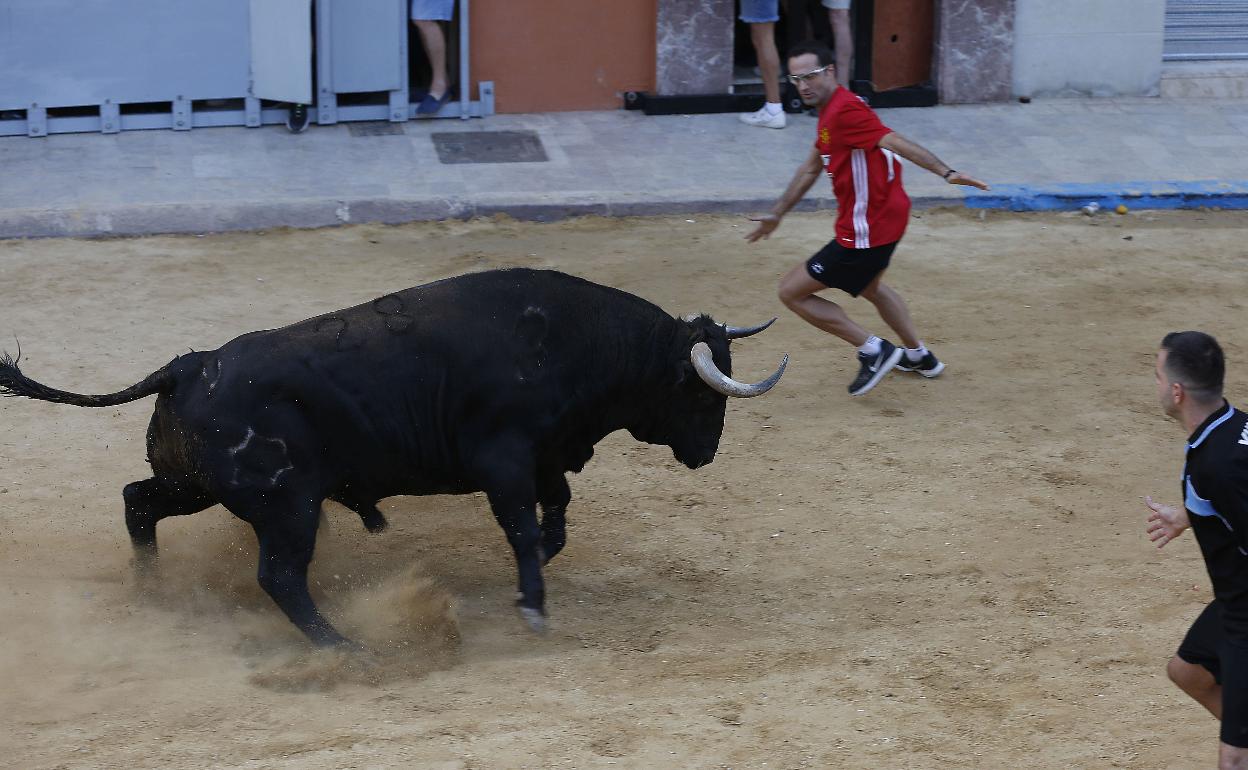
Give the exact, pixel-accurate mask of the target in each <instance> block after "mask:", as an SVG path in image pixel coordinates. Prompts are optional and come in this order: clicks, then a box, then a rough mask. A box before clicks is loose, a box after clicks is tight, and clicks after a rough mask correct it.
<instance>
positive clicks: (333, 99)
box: [308, 0, 338, 126]
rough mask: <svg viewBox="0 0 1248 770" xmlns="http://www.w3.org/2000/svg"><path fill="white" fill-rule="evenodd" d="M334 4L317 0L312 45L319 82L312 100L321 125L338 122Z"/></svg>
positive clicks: (324, 0) (326, 0)
mask: <svg viewBox="0 0 1248 770" xmlns="http://www.w3.org/2000/svg"><path fill="white" fill-rule="evenodd" d="M332 5H333V3H332V2H331V1H330V0H316V36H315V38H314V40H313V43H312V45H313V51H314V53H315V58H316V80H317V83H316V93H314V94H312V101H313V103H315V105H316V123H317V125H321V126H328V125H332V124H334V123H337V122H338V94H336V93H335V92H334V68H333V64H334V62H333V51H332V49H333V35H334V28H333V24H332V22H333V18H332V14H333V10H332V8H331V6H332ZM308 106H309V107H311V106H312V105H308Z"/></svg>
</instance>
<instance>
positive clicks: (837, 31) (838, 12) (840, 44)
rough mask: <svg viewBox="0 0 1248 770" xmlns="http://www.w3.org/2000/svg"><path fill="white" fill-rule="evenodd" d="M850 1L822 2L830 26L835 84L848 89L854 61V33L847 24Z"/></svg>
mask: <svg viewBox="0 0 1248 770" xmlns="http://www.w3.org/2000/svg"><path fill="white" fill-rule="evenodd" d="M851 2H852V0H823V7H824V8H827V9H828V23H829V24H831V25H832V50H833V51H835V52H836V82H837V83H840V85H841V88H849V76H850V74H851V73H850V67H851V66H853V61H854V32H853V28H852V27H850V24H849V8H850V3H851Z"/></svg>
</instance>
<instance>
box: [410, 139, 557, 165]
mask: <svg viewBox="0 0 1248 770" xmlns="http://www.w3.org/2000/svg"><path fill="white" fill-rule="evenodd" d="M431 136H432V137H433V146H434V148H435V149H436V150H437V151H438V160H439V161H441V162H442V163H544V162H546V161H547V160H549V158H547V157H546V148H544V147H542V140H541V137H539V136H538V135H537V132H535V131H456V132H443V133H436V134H432V135H431Z"/></svg>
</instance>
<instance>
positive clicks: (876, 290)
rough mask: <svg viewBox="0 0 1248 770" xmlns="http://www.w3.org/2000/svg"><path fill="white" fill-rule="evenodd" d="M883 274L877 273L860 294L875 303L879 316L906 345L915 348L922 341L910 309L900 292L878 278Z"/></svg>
mask: <svg viewBox="0 0 1248 770" xmlns="http://www.w3.org/2000/svg"><path fill="white" fill-rule="evenodd" d="M883 276H884V274H883V273H880V274H879V275H877V276H876V277H875V280H874V281H872V282H871V283H870V284H868V285H867V288H865V289H863V290H862V295H861V296H862V298H863V299H865V300H867V301H868V302H870V303H871V304H872V305H875V309H876V310H877V311H878V312H879V314H880V318H883V319H884V323H886V324H888V326H889V328H890V329H892V330H893V331H895V332H897V336H898V337H900V338H901V341H902V342H904V343H905V344H906V347H908V348H911V349H914V348H917V347H918V346H919V345H920V344H922V343H921V341H920V340H919V330H918V329H916V328H915V326H914V320H913V319H911V318H910V309H909V308H908V307H906V301H905V300H904V299H902V298H901V295H900V294H898V293H897V292H895V291H893V289H892V288H891V287H889V286H888V285H886V284H885V283H884V282H883V281H882V280H880V279H881V278H882V277H883Z"/></svg>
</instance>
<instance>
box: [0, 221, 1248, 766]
mask: <svg viewBox="0 0 1248 770" xmlns="http://www.w3.org/2000/svg"><path fill="white" fill-rule="evenodd" d="M830 225H831V221H830V215H828V214H817V215H816V214H811V215H801V216H797V215H795V216H793V217H790V218H789V219H788V220H787V221H786V222H785V224H784V226H783V227H782V228H781V229H780V230H779V231H778V232H777V234H776V235H775V236H774V237H773V238H772V239H771V240H770V241H766V242H763V243H760V244H756V245H748V244H746V243H745V242H744V241H743V240H742V239H741V236H742V235H743V234H744V232H745V231H746V228H747V227H748V223H747V222H746V221H745V220H744V219H742V218H734V217H709V216H708V217H697V218H696V221H690V220H687V219H685V218H683V217H682V218H672V219H632V220H600V219H587V220H579V221H571V222H565V223H558V224H544V225H543V224H528V223H516V222H512V221H475V222H470V223H439V224H419V225H411V226H404V227H379V226H376V227H374V226H357V227H349V228H343V229H336V230H326V231H318V232H275V233H267V234H258V235H257V234H238V235H223V236H209V237H177V238H173V237H170V238H143V239H135V240H111V241H77V240H60V241H53V240H48V241H32V242H3V243H0V337H3V338H4V339H7V340H8V341H7V342H3V343H0V347H3V348H7V349H8V350H9V351H10V352H15V350H14V344H13V336H14V335H17V336H19V337H20V339H21V344H22V350H23V355H24V357H23V359H22V366H23V369H24V370H25V371H26V373H27V374H29V375H30V376H32V377H34V378H36V379H38V380H40V381H42V382H45V383H47V384H50V385H53V386H56V387H61V388H65V389H69V390H74V391H77V392H85V393H105V392H111V391H114V390H118V389H121V388H122V387H125V386H127V385H130V384H131V383H133V382H137V381H138V380H139V379H141V378H142V377H143V376H145V375H146V374H148V373H149V372H150V371H152V370H154V369H156V368H158V367H160V366H161V365H163V364H164V363H166V362H167V361H168V360H169V359H170V358H172V357H173V356H174V355H176V354H177V353H179V352H183V351H185V350H187V348H190V347H193V348H196V349H210V348H214V347H217V346H219V345H221V344H222V343H224V342H225V341H227V340H229V339H230V338H232V337H234V336H236V335H238V334H240V333H243V332H246V331H250V330H253V329H258V328H268V327H273V326H279V325H284V324H286V323H289V322H293V321H296V320H299V319H302V318H305V317H308V316H311V315H316V314H318V313H321V312H324V311H328V310H332V309H335V308H339V307H345V306H349V305H353V304H356V303H359V302H362V301H365V300H368V299H370V298H372V297H375V296H378V295H380V294H384V293H387V292H389V291H392V290H395V289H399V288H403V287H407V286H411V285H416V284H420V283H424V282H426V281H429V280H433V279H437V278H442V277H445V276H450V275H454V274H458V273H462V272H466V271H474V270H481V269H485V268H490V267H496V266H506V265H529V266H545V267H555V268H559V269H562V270H566V271H568V272H572V273H575V274H578V275H581V276H584V277H586V278H589V279H592V280H596V281H599V282H602V283H607V284H610V285H613V286H617V287H619V288H622V289H625V290H628V291H632V292H635V293H637V294H640V295H641V296H643V297H646V298H647V299H650V300H652V301H654V302H656V303H658V304H659V305H661V306H662V307H664V308H665V309H667V310H669V311H671V312H673V313H687V312H691V311H707V312H710V313H711V314H712V315H714V316H715V317H716V318H717V319H720V320H726V321H729V322H731V323H735V324H747V323H754V322H757V321H760V320H764V319H765V318H767V317H770V316H771V315H773V314H777V315H780V317H781V321H780V323H778V324H777V325H776V326H775V327H774V328H773V329H772V330H770V331H769V332H767V333H766V334H763V335H761V336H760V337H756V338H753V339H750V340H747V341H742V342H739V343H737V344H736V345H735V346H734V352H735V357H734V369H735V372H736V373H737V374H738V376H739V377H740V378H741V379H749V378H759V379H761V378H762V377H763V376H765V375H766V374H767V373H768V372H770V371H771V369H772V368H773V367H774V366H775V364H776V362H777V361H778V359H779V358H780V356H781V354H782V353H783V352H786V351H787V352H789V353H791V354H792V356H793V361H792V365H791V366H790V368H789V372H788V373H787V374H786V375H785V377H784V379H783V381H782V382H781V383H780V385H779V386H778V387H777V389H776V390H775V391H773V392H772V393H771V394H769V395H768V396H767V397H765V398H760V399H755V400H749V401H734V402H732V403H731V404H730V405H729V413H728V420H727V425H726V428H725V431H724V436H723V441H722V443H721V447H720V454H719V457H718V459H717V460H716V461H715V463H714V464H713V465H711V466H709V467H707V468H704V469H701V470H699V471H697V472H693V471H690V470H688V469H686V468H684V467H683V466H679V465H678V464H677V463H676V462H675V461H674V459H673V458H672V456H671V453H670V451H669V450H667V449H666V448H661V447H653V446H648V445H642V444H638V443H636V442H634V441H633V440H632V439H631V438H630V437H628V436H627V435H624V434H618V435H615V436H612V437H609V438H608V439H607V440H606V441H604V442H603V443H602V444H600V445H599V447H598V454H597V455H596V457H595V459H594V460H593V461H592V462H591V464H590V466H589V467H588V468H587V469H586V471H585V472H584V473H582V474H580V475H579V476H573V477H571V483H572V489H573V495H574V498H573V503H572V507H571V509H570V511H569V518H570V521H571V527H570V540H569V545H568V548H567V549H566V550H565V551H564V552H563V554H562V555H560V556H559V557H558V558H557V559H556V560H555V561H554V562H553V563H552V564H551V566H550V567H549V568H548V569H547V570H546V576H547V587H548V595H549V610H550V612H551V620H552V625H553V628H552V631H551V632H550V633H549V634H548V635H547V636H546V637H544V638H543V637H537V636H534V635H532V634H530V633H529V632H528V631H527V630H526V629H525V627H524V626H523V624H522V622H521V621H520V620H519V618H518V617H517V615H516V614H515V613H514V611H513V610H512V608H511V600H512V584H513V569H514V567H513V562H512V558H511V554H510V550H509V549H508V548H507V545H506V542H505V541H504V539H503V536H502V534H501V533H500V532H499V531H498V529H497V527H496V525H495V524H494V522H493V520H492V518H491V516H490V514H489V511H488V508H487V506H486V504H485V500H484V498H482V497H480V496H467V497H426V498H395V499H391V500H388V501H386V502H385V503H383V505H382V508H383V510H384V511H385V512H386V514H387V516H388V517H389V519H390V522H391V530H390V531H388V532H386V533H384V534H382V535H379V536H372V535H368V534H367V533H366V532H365V531H364V529H363V528H362V527H361V526H360V523H359V521H358V519H356V517H355V516H354V515H353V514H351V513H349V512H348V511H346V510H345V509H343V508H340V507H337V506H335V505H332V504H331V505H327V506H326V523H325V524H324V526H323V527H322V529H321V539H320V542H319V544H318V549H317V558H316V560H315V561H314V563H313V572H314V582H315V586H314V591H315V592H316V595H317V596H318V599H319V601H320V602H321V603H322V606H323V607H324V608H325V609H326V611H327V613H328V614H329V616H330V618H331V619H332V620H334V622H336V623H337V624H338V626H339V628H341V629H342V630H344V632H346V633H348V634H349V635H352V636H354V637H356V638H358V639H360V640H362V641H364V642H366V643H367V644H369V645H370V646H372V647H373V648H375V649H376V650H377V659H376V660H375V661H373V662H372V663H371V664H370V665H363V664H361V663H359V662H357V661H355V660H353V659H350V658H346V657H343V656H340V655H336V654H330V653H312V652H309V651H308V649H307V648H306V647H305V646H304V644H303V643H302V641H301V639H302V637H300V636H299V635H298V633H297V632H296V631H295V630H294V628H293V627H292V626H290V624H289V623H288V622H287V621H286V620H285V618H284V617H282V616H281V615H280V613H279V612H278V611H277V609H276V608H275V606H273V605H272V604H271V603H270V602H269V600H268V599H267V597H265V596H264V595H263V594H262V593H261V592H260V590H259V588H258V587H257V586H256V584H255V579H254V574H255V555H254V543H253V536H252V534H251V531H250V529H249V528H247V527H246V526H245V525H243V524H242V523H240V522H238V521H237V520H235V519H234V518H233V517H231V516H230V515H229V514H228V513H227V512H225V511H224V510H223V509H222V508H219V507H216V508H211V509H209V510H207V511H205V512H203V513H200V514H198V515H196V516H192V517H187V518H183V519H169V520H166V521H165V522H163V523H162V524H161V525H160V538H161V548H162V562H163V564H162V573H163V575H162V582H161V585H160V587H159V589H158V590H156V591H155V592H152V593H145V592H141V591H139V590H138V588H137V587H136V584H135V581H134V579H133V577H132V575H131V572H130V567H129V560H130V546H129V541H128V538H127V536H126V533H125V527H124V525H123V523H122V505H121V496H120V492H121V488H122V486H123V485H124V484H126V483H127V482H129V481H133V480H137V479H141V478H146V477H147V476H148V473H147V466H146V464H145V461H144V455H143V436H144V430H145V428H146V423H147V420H148V417H149V416H150V414H151V411H152V400H151V399H146V400H144V401H140V402H137V403H133V404H129V405H126V406H123V407H120V408H112V409H101V410H90V409H80V408H75V407H67V406H59V405H55V404H45V403H39V402H34V401H29V400H26V399H6V400H4V401H3V402H0V425H2V426H3V430H0V553H2V554H3V558H2V560H0V683H2V684H0V765H3V766H5V767H14V768H24V769H26V770H34V769H36V768H134V767H143V768H206V767H221V768H383V767H384V768H388V767H421V768H474V769H481V770H484V769H486V768H508V769H510V768H518V767H527V768H539V767H540V768H547V767H568V768H602V767H608V766H615V767H628V768H722V767H732V768H764V767H765V768H767V769H768V770H773V769H775V768H804V767H810V768H883V767H895V768H986V769H989V770H995V769H997V768H1012V767H1019V768H1029V769H1034V768H1054V769H1058V768H1061V769H1062V770H1065V769H1067V768H1107V767H1115V768H1167V769H1171V770H1173V769H1178V768H1204V767H1211V766H1212V764H1213V757H1214V755H1215V752H1216V734H1217V725H1216V723H1215V722H1214V721H1213V720H1212V719H1211V718H1210V717H1209V716H1208V715H1207V714H1205V713H1204V712H1203V711H1201V710H1200V709H1199V708H1198V707H1197V706H1196V705H1194V704H1192V703H1190V702H1188V701H1187V700H1186V699H1185V697H1184V696H1182V695H1181V694H1180V693H1179V692H1178V691H1177V690H1176V689H1174V688H1173V687H1172V686H1171V685H1170V684H1169V682H1168V681H1167V680H1166V679H1165V676H1164V665H1165V662H1166V660H1167V659H1168V657H1169V656H1170V654H1171V652H1172V650H1173V649H1174V648H1175V646H1176V645H1177V643H1178V641H1179V639H1180V637H1181V635H1182V633H1183V632H1184V630H1185V629H1186V627H1187V624H1188V623H1189V622H1190V621H1191V619H1192V618H1193V617H1194V616H1195V615H1196V614H1197V612H1198V611H1199V609H1200V608H1201V606H1202V603H1203V602H1205V601H1207V599H1208V596H1209V591H1208V587H1207V578H1206V577H1205V574H1204V568H1203V564H1202V562H1201V560H1200V556H1199V554H1198V551H1197V548H1196V544H1195V541H1194V540H1193V539H1192V538H1191V537H1190V535H1189V536H1185V537H1184V538H1182V539H1181V540H1180V541H1179V542H1176V543H1175V544H1173V545H1171V546H1170V547H1168V548H1167V549H1166V551H1165V552H1163V553H1160V554H1159V553H1157V552H1156V550H1155V549H1154V548H1153V547H1152V546H1151V545H1150V544H1149V543H1148V541H1147V539H1146V537H1145V536H1144V532H1143V522H1144V519H1145V509H1144V507H1143V504H1142V503H1141V502H1140V498H1141V497H1142V496H1143V495H1145V494H1152V495H1154V496H1157V497H1159V498H1160V499H1163V500H1167V501H1172V502H1173V501H1174V500H1175V497H1176V493H1177V483H1176V480H1177V475H1178V473H1179V469H1180V463H1181V461H1182V440H1183V438H1184V436H1183V434H1182V431H1181V429H1179V428H1178V427H1177V426H1176V425H1175V424H1174V423H1170V422H1168V421H1166V420H1165V419H1164V418H1163V417H1162V416H1161V415H1160V413H1159V410H1158V408H1157V406H1156V404H1155V401H1154V389H1153V380H1152V360H1153V354H1154V350H1155V346H1156V344H1157V342H1158V340H1159V339H1160V338H1161V336H1162V335H1163V334H1164V333H1165V332H1167V331H1170V330H1173V329H1180V328H1201V329H1207V330H1209V331H1212V332H1214V333H1215V334H1217V335H1218V336H1219V337H1220V338H1221V339H1222V342H1223V344H1224V345H1225V348H1226V351H1227V355H1228V358H1229V360H1230V362H1231V363H1230V373H1229V378H1228V380H1229V381H1228V396H1229V397H1230V398H1231V400H1232V401H1233V402H1236V403H1238V404H1241V405H1242V404H1245V403H1248V336H1246V335H1248V323H1246V322H1248V307H1246V305H1248V294H1245V285H1246V284H1245V275H1248V257H1246V256H1245V253H1246V249H1248V247H1246V246H1245V243H1246V239H1245V228H1246V227H1248V215H1245V214H1238V213H1216V212H1187V213H1132V214H1129V215H1127V216H1122V217H1120V216H1115V215H1112V214H1111V215H1103V216H1100V217H1098V218H1096V219H1089V218H1086V217H1083V216H1081V215H1068V214H1062V215H1043V216H1041V215H1034V216H1021V215H996V214H992V215H988V216H986V217H981V216H979V215H973V214H967V213H959V212H920V213H919V214H917V215H916V216H915V217H914V219H913V222H912V224H911V228H910V232H909V235H908V237H907V240H906V242H905V243H904V244H903V246H902V248H901V249H900V250H899V252H898V254H897V257H896V260H895V262H894V268H893V269H892V271H891V272H890V274H889V275H890V281H891V282H892V283H893V284H894V285H895V286H896V287H897V288H899V289H900V290H902V291H903V293H904V294H905V296H907V297H908V298H909V299H910V302H911V308H912V310H913V312H914V313H915V315H916V318H917V319H918V321H919V323H920V326H921V328H922V329H924V330H925V331H924V335H925V337H926V340H927V341H928V343H929V344H930V345H931V346H932V347H933V348H934V349H935V350H936V351H937V352H938V353H939V354H940V355H941V356H942V357H943V358H944V359H945V360H946V361H947V362H948V364H949V369H948V370H947V372H946V374H945V376H943V377H941V378H940V379H937V380H933V381H926V380H923V379H921V378H919V377H917V376H914V375H902V374H894V375H892V376H890V377H889V378H888V379H886V380H885V381H884V382H883V383H882V384H881V385H880V386H879V387H878V388H877V389H876V390H875V391H874V392H872V393H871V394H869V395H868V396H866V397H864V398H861V399H850V398H849V397H848V396H847V395H846V393H845V385H846V383H847V382H848V380H849V379H850V378H851V376H852V374H853V371H852V362H851V357H850V353H849V350H848V348H847V346H845V345H843V344H840V343H837V342H836V341H834V340H833V339H831V338H830V337H827V336H826V335H824V334H822V333H820V332H817V331H815V330H814V329H812V328H811V327H808V326H806V325H805V324H804V323H802V322H801V321H800V320H798V319H797V318H796V317H794V316H792V315H790V314H788V313H787V312H786V311H785V310H784V309H783V308H782V307H781V306H780V305H779V303H778V301H777V300H776V298H775V293H774V287H775V283H776V280H777V278H778V277H779V276H780V275H781V274H782V273H783V272H784V270H786V269H787V268H788V267H789V266H790V265H791V264H794V263H796V262H797V260H799V259H801V258H804V257H805V256H806V255H807V254H808V253H810V252H812V251H813V250H815V249H816V248H818V247H819V246H821V245H822V244H823V242H824V240H825V239H826V237H827V235H828V233H829V232H830ZM850 307H851V312H852V313H854V314H855V315H856V316H857V317H859V318H861V319H864V320H870V323H869V324H868V326H869V328H871V329H877V330H878V329H880V328H881V324H880V323H879V322H878V320H876V319H875V318H874V316H873V315H872V314H871V312H870V307H869V305H867V304H866V303H865V302H862V301H853V302H851V303H850ZM449 331H453V330H449Z"/></svg>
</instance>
